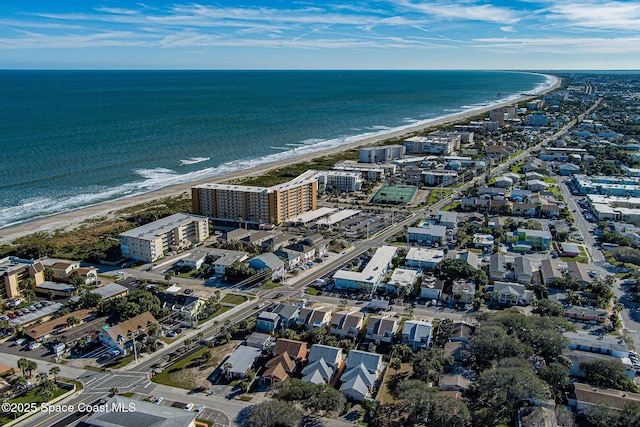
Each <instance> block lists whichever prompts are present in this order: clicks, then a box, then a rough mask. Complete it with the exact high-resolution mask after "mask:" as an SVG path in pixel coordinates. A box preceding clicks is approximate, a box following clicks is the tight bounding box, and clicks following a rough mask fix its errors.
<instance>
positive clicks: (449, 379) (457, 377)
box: [438, 365, 476, 395]
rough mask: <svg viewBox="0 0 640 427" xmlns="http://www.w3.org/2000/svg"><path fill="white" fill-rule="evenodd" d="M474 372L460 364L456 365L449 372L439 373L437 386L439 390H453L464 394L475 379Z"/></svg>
mask: <svg viewBox="0 0 640 427" xmlns="http://www.w3.org/2000/svg"><path fill="white" fill-rule="evenodd" d="M475 377H476V376H475V373H474V372H473V371H472V370H470V369H466V368H464V367H462V366H460V365H456V366H455V367H454V368H453V370H452V371H451V372H450V373H446V374H440V377H439V378H438V388H439V389H440V390H441V391H443V392H444V391H449V392H451V391H455V392H460V393H462V394H463V395H466V394H467V393H468V392H469V388H471V384H472V383H473V382H474V381H475Z"/></svg>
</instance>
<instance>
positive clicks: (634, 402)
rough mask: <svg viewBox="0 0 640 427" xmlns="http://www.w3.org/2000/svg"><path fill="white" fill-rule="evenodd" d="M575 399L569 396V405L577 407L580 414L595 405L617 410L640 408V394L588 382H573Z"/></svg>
mask: <svg viewBox="0 0 640 427" xmlns="http://www.w3.org/2000/svg"><path fill="white" fill-rule="evenodd" d="M573 387H574V393H575V399H573V398H572V397H569V398H568V402H569V406H573V407H575V408H576V411H577V412H578V414H582V413H584V412H585V411H586V410H587V409H588V408H591V407H594V406H607V407H609V408H612V409H614V410H617V411H623V410H625V409H626V408H629V407H635V408H640V394H637V393H630V392H628V391H620V390H613V389H609V388H600V387H593V386H592V385H588V384H581V383H573Z"/></svg>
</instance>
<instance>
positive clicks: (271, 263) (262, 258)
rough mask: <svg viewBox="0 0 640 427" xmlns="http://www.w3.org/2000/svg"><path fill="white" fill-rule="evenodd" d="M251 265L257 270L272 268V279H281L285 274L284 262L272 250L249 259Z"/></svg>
mask: <svg viewBox="0 0 640 427" xmlns="http://www.w3.org/2000/svg"><path fill="white" fill-rule="evenodd" d="M249 267H251V268H253V269H255V270H263V269H266V268H268V269H270V270H271V272H272V273H271V280H275V279H280V278H281V277H282V276H283V275H284V262H282V260H281V259H280V258H278V256H277V255H275V254H273V253H271V252H267V253H264V254H260V255H258V256H257V257H255V258H252V259H251V260H249Z"/></svg>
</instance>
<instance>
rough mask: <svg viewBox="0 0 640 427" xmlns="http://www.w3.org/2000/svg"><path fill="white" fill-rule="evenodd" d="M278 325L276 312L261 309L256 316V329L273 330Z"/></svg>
mask: <svg viewBox="0 0 640 427" xmlns="http://www.w3.org/2000/svg"><path fill="white" fill-rule="evenodd" d="M279 326H280V316H278V314H277V313H273V312H270V311H263V312H262V313H260V314H258V316H257V317H256V331H259V332H268V333H271V332H274V331H276V330H277V329H278V327H279Z"/></svg>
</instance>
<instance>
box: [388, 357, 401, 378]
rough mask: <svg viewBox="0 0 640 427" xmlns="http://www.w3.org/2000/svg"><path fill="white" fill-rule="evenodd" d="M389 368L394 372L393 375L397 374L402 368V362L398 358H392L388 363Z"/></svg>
mask: <svg viewBox="0 0 640 427" xmlns="http://www.w3.org/2000/svg"><path fill="white" fill-rule="evenodd" d="M389 367H390V368H391V369H393V370H394V371H395V373H396V374H397V373H398V370H399V369H400V368H402V360H400V358H398V357H394V358H393V359H391V361H390V362H389Z"/></svg>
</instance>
